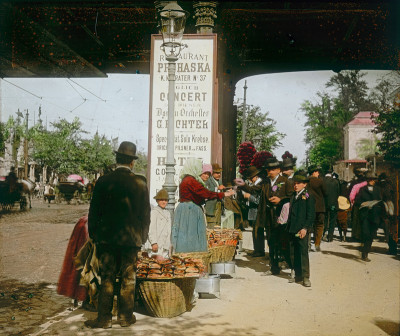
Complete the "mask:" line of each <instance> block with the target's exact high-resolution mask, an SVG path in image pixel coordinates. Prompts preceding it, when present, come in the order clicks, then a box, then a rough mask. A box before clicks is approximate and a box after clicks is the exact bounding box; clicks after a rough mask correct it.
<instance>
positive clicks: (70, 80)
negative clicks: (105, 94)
mask: <svg viewBox="0 0 400 336" xmlns="http://www.w3.org/2000/svg"><path fill="white" fill-rule="evenodd" d="M68 79H69V80H70V81H71V82H72V83H74V84H76V85H78V86H80V87H81V88H82V89H84V90H85V91H87V92H89V93H90V94H92V95H93V96H95V97H96V98H98V99H100V100H101V101H103V102H106V100H105V99H102V98H100V97H99V96H97V95H95V94H94V93H93V92H91V91H89V90H88V89H86V88H85V87H83V86H82V85H80V84H78V83H77V82H75V81H73V80H72V79H71V78H68Z"/></svg>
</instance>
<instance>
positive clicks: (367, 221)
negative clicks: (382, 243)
mask: <svg viewBox="0 0 400 336" xmlns="http://www.w3.org/2000/svg"><path fill="white" fill-rule="evenodd" d="M365 177H366V180H367V185H366V186H364V187H362V188H361V189H360V192H359V193H358V194H357V197H356V200H355V204H357V205H358V206H359V210H360V213H359V215H360V224H361V233H362V235H361V237H362V248H361V250H362V254H361V258H362V260H364V261H367V262H368V261H371V260H370V259H369V258H368V254H369V252H370V251H371V246H372V241H373V240H374V238H375V237H376V232H377V231H378V228H379V227H380V224H381V216H382V207H383V202H382V195H381V189H380V188H379V187H378V185H377V184H376V181H377V179H378V177H377V176H376V174H375V173H372V172H369V173H367V174H366V176H365Z"/></svg>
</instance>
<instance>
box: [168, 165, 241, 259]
mask: <svg viewBox="0 0 400 336" xmlns="http://www.w3.org/2000/svg"><path fill="white" fill-rule="evenodd" d="M201 173H202V163H201V161H200V160H199V159H194V158H190V159H188V160H187V161H186V163H185V165H184V166H183V169H182V172H181V175H180V178H181V183H180V185H179V205H178V206H177V208H176V210H175V216H174V223H173V225H172V237H171V240H172V245H173V247H174V250H175V252H177V253H181V252H205V251H207V233H206V222H205V218H204V213H203V209H202V207H201V205H203V204H204V201H205V200H207V199H222V198H224V197H225V196H226V197H229V196H232V195H233V194H234V193H235V192H234V191H233V190H229V191H226V192H224V193H216V192H213V191H209V190H208V189H206V187H205V185H204V181H203V180H202V179H201V178H200V175H201Z"/></svg>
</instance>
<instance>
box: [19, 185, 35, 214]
mask: <svg viewBox="0 0 400 336" xmlns="http://www.w3.org/2000/svg"><path fill="white" fill-rule="evenodd" d="M20 184H21V187H22V191H21V193H22V194H23V195H26V196H27V198H28V200H29V208H30V209H32V201H31V200H32V194H33V192H34V190H35V187H36V183H35V182H33V181H31V180H30V179H27V180H21V182H20Z"/></svg>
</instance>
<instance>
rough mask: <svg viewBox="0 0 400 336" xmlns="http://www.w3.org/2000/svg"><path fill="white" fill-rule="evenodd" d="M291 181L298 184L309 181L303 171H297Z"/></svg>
mask: <svg viewBox="0 0 400 336" xmlns="http://www.w3.org/2000/svg"><path fill="white" fill-rule="evenodd" d="M293 181H294V182H300V183H308V182H309V181H310V179H309V178H308V176H307V173H306V172H305V171H304V170H298V171H297V172H295V173H294V175H293Z"/></svg>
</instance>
